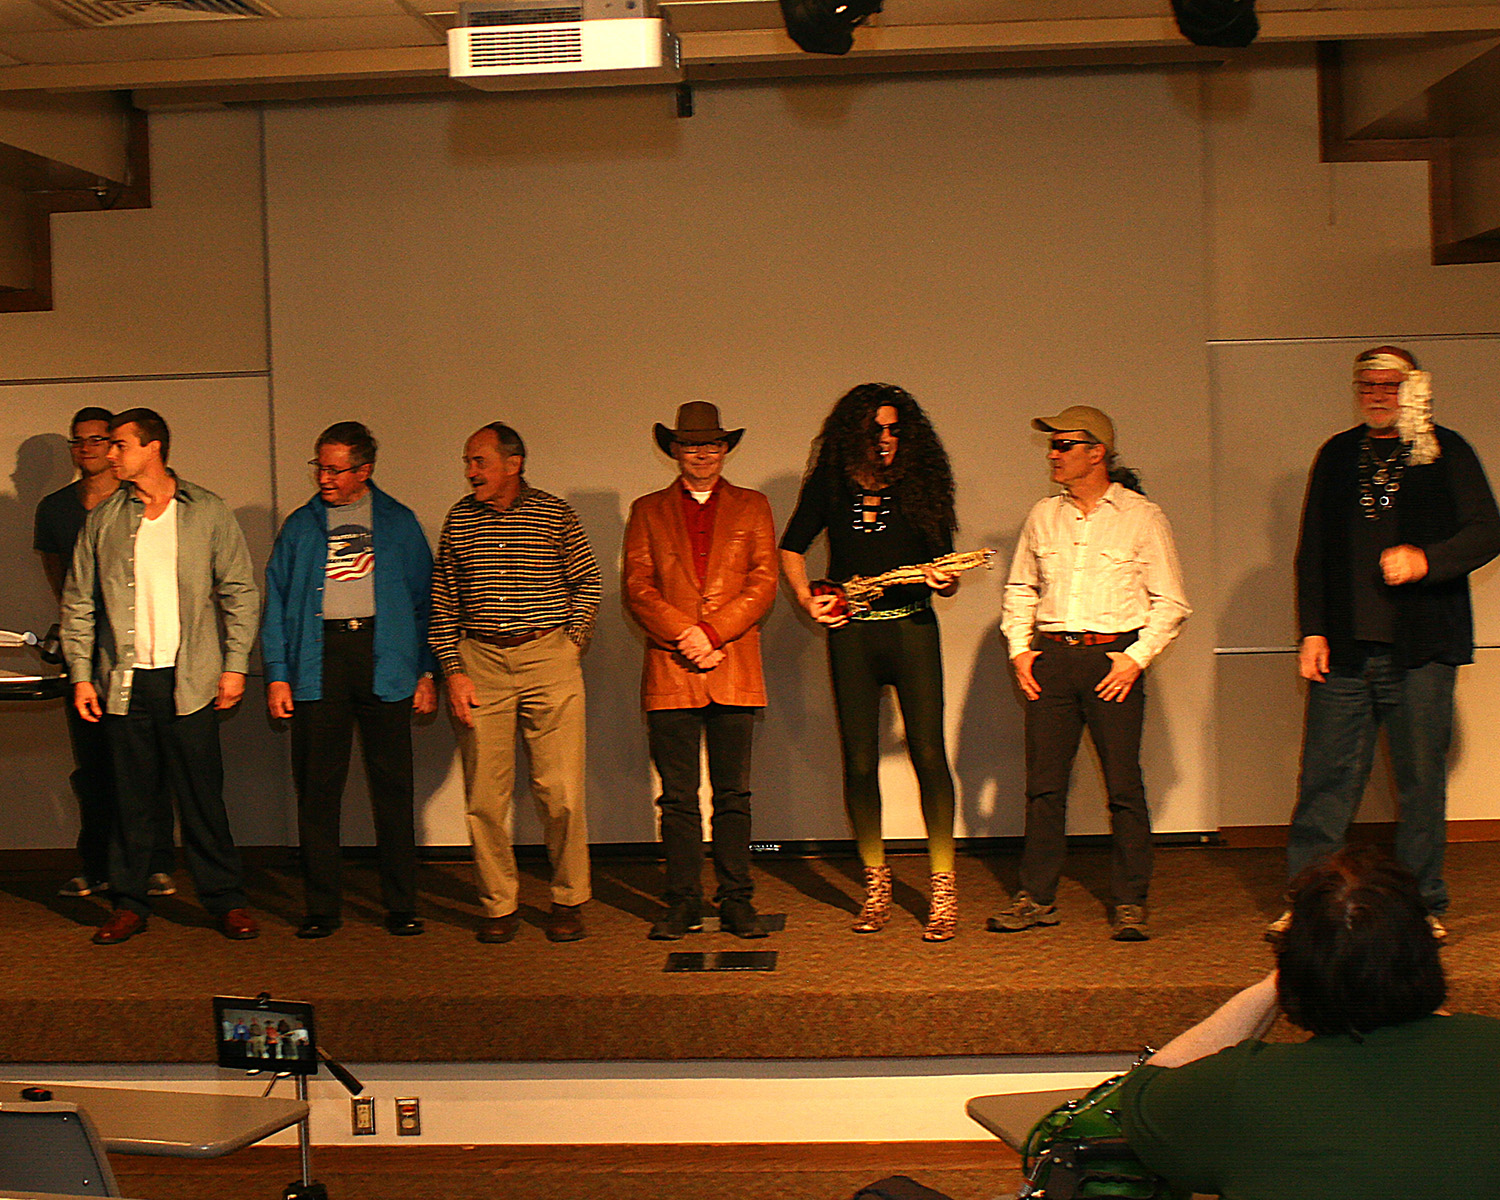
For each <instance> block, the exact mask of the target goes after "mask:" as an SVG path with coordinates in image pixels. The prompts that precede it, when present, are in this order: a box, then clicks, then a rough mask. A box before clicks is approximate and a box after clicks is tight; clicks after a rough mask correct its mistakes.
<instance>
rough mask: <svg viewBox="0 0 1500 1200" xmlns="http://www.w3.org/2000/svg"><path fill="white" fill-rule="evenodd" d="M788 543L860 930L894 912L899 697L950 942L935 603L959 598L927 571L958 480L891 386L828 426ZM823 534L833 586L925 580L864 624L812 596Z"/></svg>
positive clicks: (949, 850) (891, 596)
mask: <svg viewBox="0 0 1500 1200" xmlns="http://www.w3.org/2000/svg"><path fill="white" fill-rule="evenodd" d="M814 445H815V452H814V455H813V462H812V466H811V467H810V468H809V470H808V472H807V476H806V478H804V479H803V481H802V493H801V495H800V496H799V498H798V501H797V511H796V512H795V513H793V514H792V519H791V521H790V522H788V524H787V527H786V531H785V533H784V534H783V535H782V539H781V563H782V569H783V570H784V571H785V573H786V577H787V580H788V582H789V583H790V584H791V586H792V590H793V591H794V592H795V593H796V596H797V602H798V603H799V604H801V605H802V607H803V609H804V610H805V611H806V612H807V613H808V615H809V616H811V617H812V618H813V620H815V621H817V622H818V623H819V624H820V625H822V626H824V627H825V628H827V630H828V661H829V668H830V671H831V673H832V676H833V696H834V706H835V708H836V710H837V712H838V720H839V740H840V744H841V747H842V750H843V758H844V805H845V808H846V809H847V811H848V813H849V823H850V825H851V826H852V828H853V831H854V838H855V841H856V843H857V844H858V846H859V855H860V860H861V862H862V863H863V864H864V870H865V902H864V907H863V908H862V909H861V910H860V914H859V919H858V920H857V921H856V922H855V925H854V928H855V930H856V931H857V932H860V933H874V932H876V931H878V930H880V929H882V928H884V926H885V924H886V923H887V921H889V919H890V912H891V869H890V867H889V866H888V865H887V864H886V861H885V842H884V835H883V831H882V823H881V805H880V696H881V693H882V691H883V690H884V689H885V687H886V686H887V685H889V686H892V687H894V688H895V689H896V698H897V700H898V701H899V703H900V705H901V716H902V719H903V721H904V723H905V726H906V744H907V749H908V752H909V753H910V755H911V763H912V767H913V768H914V770H915V771H916V775H917V786H918V790H919V792H920V794H921V801H922V817H923V819H924V821H925V822H926V825H927V852H928V858H929V861H930V865H931V869H932V906H931V909H930V911H929V914H928V922H927V928H926V931H925V932H924V933H923V935H922V936H923V938H924V940H926V941H930V942H942V941H947V940H948V939H949V938H951V937H952V936H953V934H954V930H955V927H956V925H957V921H958V891H957V879H956V876H955V874H954V853H953V776H952V774H951V773H950V771H949V769H948V752H947V748H946V747H945V745H944V742H943V659H942V650H941V647H940V645H939V641H938V625H937V616H936V614H935V613H934V612H933V611H932V593H933V592H937V593H938V594H939V595H943V596H951V595H952V594H953V593H954V592H955V591H957V590H958V580H957V578H956V577H955V576H954V575H952V574H950V573H948V572H946V571H941V570H938V569H936V568H933V567H932V566H930V565H924V564H930V562H931V560H933V559H935V558H938V557H940V556H941V555H944V554H947V553H949V552H951V551H952V549H953V534H954V532H955V530H956V529H957V527H958V521H957V518H956V517H955V515H954V507H953V490H954V489H953V470H952V468H951V467H950V466H949V464H948V455H947V454H946V453H945V452H944V450H943V444H942V442H941V441H939V440H938V436H937V433H936V432H935V431H934V430H933V428H932V423H931V422H930V421H929V420H928V419H927V414H926V413H924V412H923V411H922V407H921V405H919V404H918V403H917V402H916V401H915V400H914V399H913V398H912V397H911V395H910V394H909V393H908V392H906V391H904V390H903V389H901V388H899V387H895V386H894V385H892V384H888V383H866V384H861V385H860V386H859V387H857V388H854V389H853V390H852V391H850V392H848V393H847V394H846V395H845V396H844V397H843V398H842V399H840V400H839V402H838V403H837V404H835V405H834V407H833V411H832V412H831V413H829V414H828V417H827V419H826V420H825V421H824V422H823V429H822V432H821V433H820V434H819V435H818V440H817V442H816V443H814ZM824 530H827V533H828V577H829V579H831V580H833V581H834V582H836V583H838V582H843V581H845V580H848V579H851V578H853V577H854V576H855V575H863V576H870V575H879V574H882V573H884V572H886V571H889V570H892V569H894V568H896V567H906V566H915V565H923V568H922V573H923V582H921V583H914V584H900V585H897V586H894V587H889V588H887V589H886V590H885V593H884V594H883V595H882V596H880V597H879V598H878V599H876V600H874V601H873V602H872V605H871V607H870V609H869V611H867V612H853V611H850V609H849V607H848V605H847V604H845V603H844V602H843V600H842V598H841V597H839V596H837V595H819V594H815V592H814V588H813V586H812V585H811V584H810V583H809V582H808V578H807V563H806V558H805V556H806V554H807V548H808V546H809V545H811V544H812V541H813V539H814V538H816V537H817V536H818V534H819V533H821V532H823V531H824Z"/></svg>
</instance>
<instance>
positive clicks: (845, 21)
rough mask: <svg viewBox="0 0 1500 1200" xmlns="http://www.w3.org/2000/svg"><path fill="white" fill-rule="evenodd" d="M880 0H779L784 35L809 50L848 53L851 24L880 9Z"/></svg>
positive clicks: (850, 44) (852, 26) (852, 42)
mask: <svg viewBox="0 0 1500 1200" xmlns="http://www.w3.org/2000/svg"><path fill="white" fill-rule="evenodd" d="M881 3H882V0H781V19H782V20H783V21H785V22H786V31H787V35H788V36H789V37H790V38H791V39H792V41H794V42H796V43H797V45H798V46H800V47H802V49H804V50H806V51H807V52H808V53H809V54H848V53H849V48H850V47H851V46H853V45H854V27H855V26H856V25H861V24H863V23H864V21H865V20H866V19H867V18H868V17H870V16H871V15H872V14H874V13H878V12H879V11H880V6H881Z"/></svg>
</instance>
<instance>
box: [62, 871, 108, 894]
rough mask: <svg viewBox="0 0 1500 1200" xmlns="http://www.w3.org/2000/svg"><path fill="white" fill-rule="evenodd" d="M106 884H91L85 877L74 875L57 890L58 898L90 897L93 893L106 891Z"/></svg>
mask: <svg viewBox="0 0 1500 1200" xmlns="http://www.w3.org/2000/svg"><path fill="white" fill-rule="evenodd" d="M108 887H109V884H107V883H93V882H92V881H90V879H89V877H88V876H87V875H75V876H73V878H72V879H70V880H68V882H67V883H65V884H63V885H62V887H60V888H58V889H57V894H58V895H59V896H92V895H93V894H94V893H95V892H102V891H105V890H107V889H108Z"/></svg>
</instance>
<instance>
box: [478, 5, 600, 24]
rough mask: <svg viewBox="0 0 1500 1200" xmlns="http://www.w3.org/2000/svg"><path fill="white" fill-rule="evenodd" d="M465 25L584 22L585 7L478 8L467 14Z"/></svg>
mask: <svg viewBox="0 0 1500 1200" xmlns="http://www.w3.org/2000/svg"><path fill="white" fill-rule="evenodd" d="M465 15H466V17H467V18H468V19H467V20H465V21H464V24H465V25H470V26H475V25H556V24H557V23H558V22H560V21H581V20H583V5H581V4H558V5H553V6H550V7H549V6H541V7H537V8H511V9H504V10H502V9H494V8H476V9H475V10H474V11H472V12H470V13H467V14H465Z"/></svg>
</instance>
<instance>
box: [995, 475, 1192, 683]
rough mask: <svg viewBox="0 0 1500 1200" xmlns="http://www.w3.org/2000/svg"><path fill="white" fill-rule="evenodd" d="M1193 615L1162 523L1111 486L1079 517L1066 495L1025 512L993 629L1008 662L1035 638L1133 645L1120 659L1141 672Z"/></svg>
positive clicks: (1138, 498)
mask: <svg viewBox="0 0 1500 1200" xmlns="http://www.w3.org/2000/svg"><path fill="white" fill-rule="evenodd" d="M1192 611H1193V610H1192V609H1191V608H1190V607H1189V606H1188V602H1187V597H1186V596H1185V595H1184V593H1183V587H1182V568H1181V567H1179V566H1178V564H1177V548H1176V547H1175V546H1174V545H1173V543H1172V527H1171V526H1170V525H1168V524H1167V518H1166V515H1165V514H1164V513H1163V512H1162V511H1161V509H1160V508H1158V507H1157V506H1156V505H1155V504H1153V503H1152V502H1151V501H1150V500H1147V499H1146V498H1145V497H1144V496H1142V495H1141V494H1140V493H1138V492H1133V491H1131V490H1130V489H1128V488H1125V487H1122V486H1120V485H1119V484H1118V483H1112V484H1110V486H1109V490H1108V491H1107V492H1105V493H1104V495H1103V496H1101V497H1100V499H1099V502H1098V503H1097V504H1095V505H1094V511H1093V512H1091V513H1088V514H1087V515H1085V513H1084V512H1083V510H1082V509H1081V508H1079V507H1078V505H1077V504H1075V503H1074V502H1073V501H1072V500H1071V499H1070V498H1069V497H1068V496H1067V495H1060V496H1051V497H1048V498H1047V499H1046V500H1042V501H1040V502H1039V503H1037V505H1036V506H1035V507H1034V508H1032V510H1031V513H1030V515H1029V516H1027V518H1026V524H1025V526H1023V527H1022V529H1021V539H1020V541H1019V542H1017V543H1016V552H1015V556H1014V557H1013V558H1012V559H1011V562H1010V577H1009V578H1008V579H1007V580H1006V583H1005V603H1004V608H1003V611H1002V615H1001V619H1000V628H1001V630H1002V631H1003V632H1004V634H1005V639H1006V642H1007V643H1008V644H1009V647H1010V656H1011V657H1012V658H1014V657H1015V656H1016V655H1017V654H1020V653H1021V652H1022V651H1024V650H1029V649H1031V639H1032V636H1033V632H1034V631H1035V630H1043V631H1046V632H1068V633H1128V632H1129V631H1131V630H1133V629H1138V630H1140V636H1139V637H1138V638H1137V640H1136V641H1135V642H1134V643H1133V644H1132V645H1131V646H1129V647H1128V648H1127V649H1126V650H1125V653H1126V654H1128V655H1130V657H1131V658H1133V659H1135V661H1136V662H1137V663H1138V664H1139V665H1140V666H1141V667H1142V668H1145V667H1146V666H1148V665H1149V664H1150V662H1151V660H1152V659H1153V658H1155V657H1156V656H1157V655H1158V654H1160V653H1161V651H1162V650H1163V648H1165V646H1166V644H1167V643H1168V642H1170V641H1171V640H1172V639H1173V638H1174V637H1176V636H1177V630H1178V628H1179V627H1180V626H1181V625H1182V623H1183V621H1185V620H1187V618H1188V615H1189V614H1190V613H1191V612H1192Z"/></svg>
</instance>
